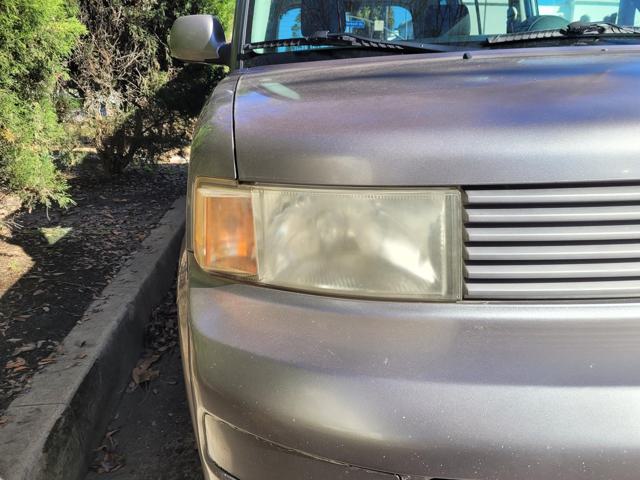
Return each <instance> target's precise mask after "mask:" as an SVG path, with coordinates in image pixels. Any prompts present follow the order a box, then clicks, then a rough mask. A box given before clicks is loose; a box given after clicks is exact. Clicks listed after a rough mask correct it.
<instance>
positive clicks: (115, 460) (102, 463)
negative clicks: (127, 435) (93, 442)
mask: <svg viewBox="0 0 640 480" xmlns="http://www.w3.org/2000/svg"><path fill="white" fill-rule="evenodd" d="M118 431H119V429H116V430H111V431H109V432H107V434H106V435H105V437H104V441H103V442H102V445H100V446H99V447H98V448H96V450H95V451H96V452H98V457H97V458H96V460H95V463H94V464H93V466H92V468H93V470H95V471H96V472H98V473H113V472H117V471H118V470H120V469H121V468H122V467H123V466H124V457H123V456H122V455H120V454H119V453H118V451H117V450H118V441H117V440H116V438H115V435H116V433H118Z"/></svg>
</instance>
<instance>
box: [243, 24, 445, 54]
mask: <svg viewBox="0 0 640 480" xmlns="http://www.w3.org/2000/svg"><path fill="white" fill-rule="evenodd" d="M301 46H331V47H355V48H361V49H367V50H384V51H388V52H397V53H427V52H429V53H440V52H451V51H454V50H456V48H453V47H449V46H446V45H437V44H431V43H417V42H416V43H401V42H389V41H386V40H376V39H373V38H368V37H363V36H360V35H354V34H352V33H332V32H328V31H321V32H316V33H314V34H313V35H309V36H307V37H297V38H285V39H279V40H266V41H264V42H252V43H247V44H245V45H243V47H242V49H243V52H244V54H243V55H242V56H241V58H242V59H244V60H246V59H249V58H252V57H255V56H257V55H259V54H258V53H256V50H259V49H263V48H278V47H301Z"/></svg>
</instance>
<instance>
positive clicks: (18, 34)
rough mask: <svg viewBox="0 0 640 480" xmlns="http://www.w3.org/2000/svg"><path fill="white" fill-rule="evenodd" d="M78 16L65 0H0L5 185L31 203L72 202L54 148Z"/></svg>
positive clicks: (1, 177) (0, 151) (0, 171)
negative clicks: (59, 96)
mask: <svg viewBox="0 0 640 480" xmlns="http://www.w3.org/2000/svg"><path fill="white" fill-rule="evenodd" d="M74 14H75V10H74V8H73V7H72V5H70V4H69V3H67V2H66V1H65V0H0V188H3V189H10V190H12V191H14V192H16V193H17V194H18V195H20V197H21V198H22V199H23V201H24V202H25V203H26V204H27V205H28V206H31V205H33V204H35V203H37V202H42V203H44V204H45V205H50V204H51V202H52V201H54V202H57V203H58V204H60V205H65V204H67V203H68V202H69V200H70V199H69V197H68V195H67V193H66V191H67V186H66V183H65V181H64V179H63V178H62V177H61V175H60V174H59V173H58V172H57V170H56V168H55V165H54V161H53V157H52V152H53V151H54V150H55V149H56V148H57V146H59V145H60V144H61V142H62V140H63V137H64V132H63V129H62V128H61V125H60V122H59V119H58V116H57V112H56V106H55V94H56V89H57V86H58V85H59V84H60V82H61V81H62V80H64V78H65V76H66V69H65V58H66V57H67V56H68V55H69V54H70V53H71V51H72V49H73V47H74V45H75V43H76V41H77V39H78V38H79V36H80V35H82V33H83V32H84V27H83V26H82V24H81V23H80V22H79V21H78V20H77V19H76V18H75V17H74Z"/></svg>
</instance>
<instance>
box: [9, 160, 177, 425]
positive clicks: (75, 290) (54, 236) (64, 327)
mask: <svg viewBox="0 0 640 480" xmlns="http://www.w3.org/2000/svg"><path fill="white" fill-rule="evenodd" d="M71 187H72V189H71V193H72V197H73V199H74V200H75V202H76V203H77V205H75V206H73V207H71V208H69V209H67V210H60V209H49V210H48V211H47V210H46V209H44V208H40V209H37V210H35V211H33V212H31V213H28V212H26V211H17V212H14V213H13V214H10V215H9V216H8V217H7V218H5V224H8V225H9V227H10V228H6V227H5V228H2V229H1V230H0V425H1V424H2V411H3V410H4V409H5V408H6V407H7V406H8V405H9V403H10V401H11V400H12V399H13V398H14V397H15V395H16V394H18V393H19V392H20V391H22V390H23V389H25V388H28V386H29V383H30V380H31V377H32V376H33V374H34V373H35V372H37V371H38V370H39V369H41V368H44V366H46V365H47V364H50V363H55V356H56V353H57V349H58V348H59V347H58V345H59V343H60V342H61V340H62V339H63V338H64V337H65V336H66V335H67V333H68V332H69V331H70V330H71V329H72V328H73V326H74V325H75V324H76V323H77V322H78V321H79V320H81V319H82V315H83V313H84V312H85V310H86V309H87V307H88V306H89V304H90V303H91V302H92V301H93V300H94V299H95V298H97V297H98V296H99V295H100V292H101V291H102V290H103V289H104V287H105V286H106V285H107V284H108V283H109V281H110V280H111V279H112V278H113V276H114V275H115V274H116V272H117V271H118V269H119V268H120V267H121V266H122V264H123V263H124V262H125V261H126V260H127V258H129V257H130V256H131V255H132V254H133V253H134V252H135V251H136V249H137V248H138V247H139V245H140V243H141V242H142V240H144V238H145V237H146V236H147V235H148V233H149V232H150V231H151V230H152V229H153V227H154V226H155V225H156V223H157V222H158V221H159V220H160V218H162V216H163V215H164V213H165V212H166V211H167V209H168V208H169V207H170V206H171V204H172V203H173V202H174V201H175V200H176V199H177V198H178V197H179V196H181V195H183V194H184V192H185V189H186V165H181V164H164V165H160V166H158V167H157V169H155V170H153V171H148V170H132V171H128V172H127V173H125V174H124V175H122V176H120V177H117V178H114V179H106V178H104V177H101V176H95V175H94V176H92V175H79V176H77V177H76V178H73V179H72V180H71ZM0 201H1V199H0ZM3 206H4V207H8V206H7V205H3ZM6 209H7V208H5V210H6Z"/></svg>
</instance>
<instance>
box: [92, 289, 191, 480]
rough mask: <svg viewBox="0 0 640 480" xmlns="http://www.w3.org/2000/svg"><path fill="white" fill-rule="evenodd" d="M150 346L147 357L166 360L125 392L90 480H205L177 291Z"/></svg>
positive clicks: (158, 318)
mask: <svg viewBox="0 0 640 480" xmlns="http://www.w3.org/2000/svg"><path fill="white" fill-rule="evenodd" d="M145 343H146V351H145V353H144V354H143V356H142V358H143V359H147V358H150V356H160V358H159V360H158V361H157V362H155V363H153V364H152V365H150V366H149V371H151V372H153V375H150V376H151V377H153V378H152V379H151V380H150V381H148V382H144V383H142V384H141V385H139V386H135V385H134V384H131V385H130V388H129V390H133V391H129V392H126V393H124V395H123V397H122V400H121V402H120V405H119V406H118V409H117V413H116V416H115V418H114V419H113V420H112V421H111V423H110V425H109V427H108V428H107V431H106V432H105V434H104V440H103V442H102V444H101V445H98V446H96V447H97V451H96V452H95V461H94V463H93V465H92V471H91V472H90V473H89V474H88V475H87V477H86V480H100V479H104V480H116V479H117V480H178V479H179V480H202V479H203V475H202V470H201V466H200V460H199V458H198V453H197V449H196V441H195V437H194V434H193V430H192V426H191V419H190V417H189V407H188V405H187V398H186V392H185V386H184V380H183V377H182V365H181V360H180V350H179V348H178V329H177V313H176V305H175V287H174V288H172V289H171V291H170V292H169V294H167V296H166V297H165V299H164V300H163V303H162V304H161V305H160V306H159V307H158V308H157V309H156V310H155V311H154V313H153V315H152V318H151V320H150V323H149V327H148V329H147V336H146V340H145ZM134 386H135V389H133V387H134ZM99 472H100V473H99Z"/></svg>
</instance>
